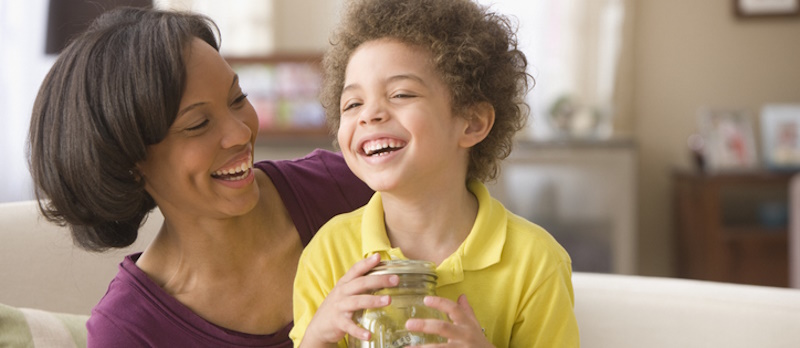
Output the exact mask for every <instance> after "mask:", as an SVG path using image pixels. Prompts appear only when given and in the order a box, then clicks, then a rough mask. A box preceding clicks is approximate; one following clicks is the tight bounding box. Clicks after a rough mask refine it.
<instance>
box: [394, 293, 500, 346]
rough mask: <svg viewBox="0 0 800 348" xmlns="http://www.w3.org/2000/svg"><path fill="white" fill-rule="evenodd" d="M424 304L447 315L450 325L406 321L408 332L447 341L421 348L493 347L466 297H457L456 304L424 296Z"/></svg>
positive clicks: (414, 320) (418, 320)
mask: <svg viewBox="0 0 800 348" xmlns="http://www.w3.org/2000/svg"><path fill="white" fill-rule="evenodd" d="M424 303H425V305H426V306H428V307H431V308H435V309H438V310H440V311H442V312H443V313H445V314H447V316H448V317H450V320H452V323H450V322H446V321H444V320H438V319H409V320H408V321H406V329H408V330H410V331H416V332H424V333H428V334H434V335H439V336H441V337H443V338H446V339H447V343H436V344H426V345H424V346H422V347H429V348H433V347H437V348H444V347H481V348H483V347H494V346H493V345H492V344H491V343H490V342H489V339H487V338H486V335H485V334H484V333H483V328H481V325H480V323H478V318H476V317H475V312H474V311H473V310H472V306H470V305H469V302H467V296H466V295H461V296H459V297H458V303H456V302H453V301H451V300H449V299H446V298H443V297H436V296H426V297H425V299H424Z"/></svg>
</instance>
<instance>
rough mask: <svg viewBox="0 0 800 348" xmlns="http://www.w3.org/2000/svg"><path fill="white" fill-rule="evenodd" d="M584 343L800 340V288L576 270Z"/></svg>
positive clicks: (731, 344) (621, 347) (783, 343)
mask: <svg viewBox="0 0 800 348" xmlns="http://www.w3.org/2000/svg"><path fill="white" fill-rule="evenodd" d="M573 287H574V290H575V314H576V316H577V319H578V325H579V328H580V334H581V342H582V345H583V347H588V348H591V347H615V348H625V347H648V348H659V347H665V348H666V347H726V348H736V347H797V346H798V342H800V330H799V328H800V324H798V323H800V290H797V289H788V288H776V287H766V286H754V285H742V284H731V283H718V282H709V281H699V280H689V279H677V278H661V277H644V276H630V275H612V274H592V273H581V272H575V273H574V274H573Z"/></svg>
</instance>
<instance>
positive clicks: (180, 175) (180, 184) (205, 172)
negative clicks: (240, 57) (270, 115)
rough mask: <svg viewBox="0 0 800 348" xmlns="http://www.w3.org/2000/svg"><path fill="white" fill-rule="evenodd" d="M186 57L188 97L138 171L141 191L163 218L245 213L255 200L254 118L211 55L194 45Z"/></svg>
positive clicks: (217, 58) (223, 64)
mask: <svg viewBox="0 0 800 348" xmlns="http://www.w3.org/2000/svg"><path fill="white" fill-rule="evenodd" d="M185 57H186V58H185V59H186V62H185V63H186V64H185V65H186V90H185V91H184V93H183V96H182V97H181V101H180V109H179V110H180V111H179V112H178V116H177V118H176V119H175V122H174V123H173V124H172V126H171V127H170V129H169V131H168V134H167V136H166V137H165V138H164V140H162V141H161V142H160V143H158V144H155V145H151V146H149V147H148V149H147V158H146V159H145V160H144V161H143V162H141V163H139V164H138V166H139V170H140V171H141V173H142V175H143V176H144V180H145V188H146V190H147V192H148V193H149V194H150V195H151V196H152V197H153V199H155V201H156V203H157V204H158V206H159V208H160V209H161V210H162V211H163V212H164V213H165V215H166V214H169V211H181V212H187V213H188V214H189V215H195V216H196V215H200V216H205V217H210V218H225V217H230V216H238V215H241V214H244V213H246V212H248V211H250V210H251V209H252V208H253V207H254V206H255V204H256V203H257V201H258V197H259V190H258V187H257V185H256V184H255V180H254V179H255V178H254V173H253V170H252V166H253V144H254V142H255V138H256V135H257V132H258V118H257V116H256V112H255V110H254V109H253V106H252V105H251V104H250V102H249V101H248V100H247V98H246V96H245V95H244V94H243V92H242V90H241V88H240V87H239V83H238V77H237V76H236V74H235V73H234V72H233V70H232V69H231V68H230V66H229V65H228V64H227V63H226V62H225V60H223V59H222V57H221V56H220V55H219V53H218V52H217V51H216V50H214V48H212V47H211V46H210V45H208V44H207V43H205V42H204V41H202V40H200V39H197V38H195V39H194V41H193V42H192V44H191V46H190V47H189V48H188V50H187V51H186V55H185Z"/></svg>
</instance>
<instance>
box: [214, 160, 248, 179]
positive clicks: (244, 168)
mask: <svg viewBox="0 0 800 348" xmlns="http://www.w3.org/2000/svg"><path fill="white" fill-rule="evenodd" d="M252 167H253V161H252V160H250V159H248V160H247V161H245V162H242V164H240V165H238V166H236V167H233V168H227V169H221V170H218V171H216V172H213V173H211V176H212V177H214V178H217V179H222V180H229V181H234V180H241V179H244V178H245V177H247V174H248V171H249V170H250V168H252Z"/></svg>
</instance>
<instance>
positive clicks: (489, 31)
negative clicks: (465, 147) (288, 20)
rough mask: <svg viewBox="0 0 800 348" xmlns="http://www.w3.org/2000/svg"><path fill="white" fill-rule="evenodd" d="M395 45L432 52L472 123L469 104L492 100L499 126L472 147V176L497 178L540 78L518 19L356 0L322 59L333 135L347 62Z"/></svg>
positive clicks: (445, 6)
mask: <svg viewBox="0 0 800 348" xmlns="http://www.w3.org/2000/svg"><path fill="white" fill-rule="evenodd" d="M383 38H389V39H395V40H398V41H400V42H403V43H406V44H409V45H414V46H417V47H421V48H422V49H424V50H426V51H428V52H430V53H431V56H432V57H433V66H434V67H435V69H436V71H437V72H438V73H439V74H440V77H441V78H442V80H443V81H444V83H445V84H446V85H447V86H448V88H449V89H450V93H451V97H452V101H451V102H452V107H453V111H454V113H457V114H460V115H462V116H463V117H470V115H469V114H468V113H467V112H466V111H467V110H468V109H469V107H470V106H473V105H476V104H479V103H482V102H488V103H489V104H491V105H492V106H493V107H494V111H495V122H494V126H493V127H492V130H491V131H490V132H489V135H488V136H487V137H486V139H484V140H483V141H482V142H480V143H478V144H477V145H475V146H473V147H472V149H470V163H469V166H468V169H467V178H468V179H470V178H474V179H478V180H481V181H487V180H492V179H494V178H496V176H497V174H498V172H499V166H500V160H502V159H504V158H506V157H508V155H509V154H510V153H511V147H512V144H513V138H514V134H515V133H516V132H517V131H519V130H520V129H522V127H524V125H525V122H526V120H527V117H528V107H527V104H525V101H524V97H525V93H526V92H527V91H528V86H529V85H528V83H529V79H530V82H531V83H533V78H532V77H531V76H530V75H529V74H528V73H527V72H526V71H525V69H526V67H527V65H528V63H527V59H526V58H525V54H523V53H522V52H521V51H520V50H519V49H517V39H516V28H514V26H513V25H512V23H511V21H510V20H509V19H508V18H507V17H504V16H502V15H500V14H497V13H494V12H491V11H490V10H489V9H488V8H486V7H482V6H480V5H478V4H476V3H474V2H473V1H470V0H353V1H350V2H349V4H348V6H347V7H346V9H345V12H344V16H343V20H342V22H341V24H340V25H339V27H338V29H337V31H335V32H334V36H333V37H332V38H331V44H332V45H333V47H331V49H330V50H328V52H327V53H326V54H325V57H324V58H323V67H324V72H325V77H324V82H323V86H322V90H321V92H320V99H321V101H322V104H323V106H324V107H325V109H326V114H327V117H328V123H329V124H330V126H331V128H332V130H333V131H335V130H336V129H338V128H339V118H340V116H341V115H340V109H339V103H340V99H341V96H342V88H343V87H344V78H345V71H346V69H347V63H348V62H349V60H350V56H351V55H352V54H353V52H354V51H355V50H356V49H357V48H358V47H359V46H360V45H361V44H363V43H365V42H367V41H372V40H377V39H383Z"/></svg>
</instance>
